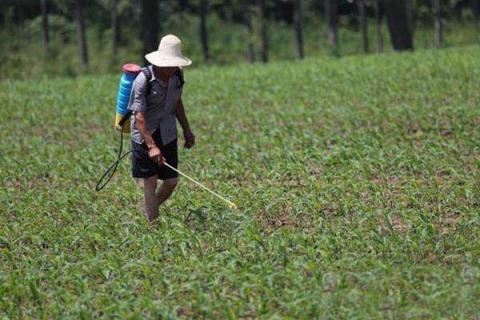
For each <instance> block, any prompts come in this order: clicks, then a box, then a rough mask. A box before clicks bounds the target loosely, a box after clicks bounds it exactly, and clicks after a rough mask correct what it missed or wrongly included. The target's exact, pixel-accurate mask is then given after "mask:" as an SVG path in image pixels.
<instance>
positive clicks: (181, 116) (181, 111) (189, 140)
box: [175, 98, 195, 149]
mask: <svg viewBox="0 0 480 320" xmlns="http://www.w3.org/2000/svg"><path fill="white" fill-rule="evenodd" d="M175 115H176V117H177V120H178V122H180V125H181V126H182V129H183V136H184V138H185V148H187V149H190V148H191V147H193V146H194V145H195V135H194V134H193V133H192V130H191V129H190V123H188V119H187V115H186V113H185V107H184V106H183V101H182V98H180V99H178V103H177V110H176V112H175Z"/></svg>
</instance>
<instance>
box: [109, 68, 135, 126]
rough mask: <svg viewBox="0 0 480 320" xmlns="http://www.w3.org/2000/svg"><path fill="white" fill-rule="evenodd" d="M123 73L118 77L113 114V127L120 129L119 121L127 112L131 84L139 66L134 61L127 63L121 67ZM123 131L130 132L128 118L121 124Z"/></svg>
mask: <svg viewBox="0 0 480 320" xmlns="http://www.w3.org/2000/svg"><path fill="white" fill-rule="evenodd" d="M122 70H123V74H122V77H121V78H120V84H119V85H118V93H117V112H116V115H115V128H116V129H117V130H121V129H122V127H121V126H120V124H119V123H120V121H121V120H122V119H123V117H124V116H125V115H126V114H127V113H128V102H129V101H130V93H131V92H132V84H133V81H134V80H135V78H136V77H137V75H138V74H139V73H140V71H141V68H140V66H138V65H136V64H134V63H127V64H125V65H124V66H123V67H122ZM123 132H130V119H128V120H126V121H125V122H124V125H123Z"/></svg>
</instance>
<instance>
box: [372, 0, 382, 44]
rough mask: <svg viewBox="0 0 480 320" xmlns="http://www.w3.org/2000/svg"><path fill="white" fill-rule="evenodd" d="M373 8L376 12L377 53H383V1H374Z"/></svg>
mask: <svg viewBox="0 0 480 320" xmlns="http://www.w3.org/2000/svg"><path fill="white" fill-rule="evenodd" d="M373 6H374V10H375V38H376V42H377V52H383V36H382V21H383V0H373Z"/></svg>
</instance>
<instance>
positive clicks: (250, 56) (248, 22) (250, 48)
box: [242, 1, 255, 63]
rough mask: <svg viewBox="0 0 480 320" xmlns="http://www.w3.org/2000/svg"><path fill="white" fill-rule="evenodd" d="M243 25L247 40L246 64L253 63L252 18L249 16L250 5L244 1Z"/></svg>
mask: <svg viewBox="0 0 480 320" xmlns="http://www.w3.org/2000/svg"><path fill="white" fill-rule="evenodd" d="M242 9H243V25H244V26H245V33H246V39H247V41H246V42H247V58H248V62H250V63H254V62H255V50H254V49H253V27H252V18H251V16H250V5H249V4H248V3H247V1H245V2H244V3H243V7H242Z"/></svg>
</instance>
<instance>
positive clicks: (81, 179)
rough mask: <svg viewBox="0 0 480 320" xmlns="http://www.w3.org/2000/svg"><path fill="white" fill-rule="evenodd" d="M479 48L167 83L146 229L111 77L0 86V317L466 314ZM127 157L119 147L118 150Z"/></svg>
mask: <svg viewBox="0 0 480 320" xmlns="http://www.w3.org/2000/svg"><path fill="white" fill-rule="evenodd" d="M479 56H480V47H478V46H473V47H466V48H462V49H445V50H439V51H419V52H416V53H405V54H394V53H392V54H384V55H374V56H373V55H372V56H356V57H355V56H353V57H347V58H341V59H335V58H324V59H307V60H305V61H303V62H278V63H272V64H269V65H266V66H263V65H252V66H250V65H248V66H247V65H241V66H235V67H222V68H220V67H217V68H216V67H212V68H208V69H207V68H197V69H195V70H192V71H186V74H185V77H186V81H187V84H186V86H185V89H184V100H185V105H186V109H187V112H188V114H189V116H190V121H191V123H192V127H193V129H194V132H195V134H196V135H197V146H196V147H195V148H194V149H192V150H188V151H187V150H185V149H182V150H181V151H180V158H181V163H180V169H181V170H183V171H185V172H186V173H188V174H190V175H192V176H194V177H195V178H197V179H199V180H200V181H202V182H204V183H205V184H206V185H208V186H209V187H212V188H213V189H214V190H216V191H217V192H219V193H221V194H223V195H226V196H227V197H228V198H229V199H231V200H233V201H234V202H235V203H236V204H237V205H238V207H239V209H238V210H230V209H228V208H227V207H226V206H225V205H224V204H223V203H221V202H219V201H218V200H217V199H216V198H214V197H212V196H211V195H209V194H208V193H205V192H204V191H203V190H201V189H199V188H198V187H195V186H194V185H192V184H190V183H189V182H188V181H186V180H185V179H184V180H182V182H181V184H180V186H179V188H178V189H177V191H176V193H175V195H174V197H173V198H172V200H170V201H169V202H168V203H167V205H166V206H165V207H163V208H162V210H161V219H160V222H159V224H158V225H155V226H153V227H149V226H148V225H147V223H146V221H145V218H144V217H143V214H142V211H141V210H142V203H141V202H142V200H143V193H142V189H141V187H140V185H138V184H137V183H136V182H135V181H134V180H133V179H132V178H131V176H130V164H129V161H124V162H123V163H122V165H121V167H120V169H119V171H118V173H117V174H116V176H115V177H114V178H113V179H112V182H111V183H110V184H109V185H108V186H107V187H106V188H105V189H104V190H103V191H101V192H99V193H98V192H95V190H94V188H95V184H96V181H97V179H98V177H99V176H100V175H101V174H102V172H103V171H104V170H105V169H106V168H107V167H108V166H109V165H110V164H111V162H112V161H114V159H115V153H116V151H117V148H118V138H119V136H118V132H116V131H114V129H113V119H114V99H115V94H116V88H117V84H118V79H119V75H111V76H93V75H92V76H84V77H79V78H77V79H53V80H48V79H45V80H41V81H35V80H31V81H3V82H0V106H1V107H0V117H1V120H0V129H1V132H2V139H1V142H0V144H1V146H0V148H1V149H0V150H1V151H0V178H1V183H2V186H1V188H0V265H1V268H0V318H2V319H10V318H11V319H18V318H41V319H52V318H60V317H62V318H72V319H78V318H82V319H93V318H98V317H101V318H114V317H117V318H122V319H123V318H132V319H141V318H209V319H218V318H222V319H223V318H291V319H311V318H328V319H330V318H344V319H349V318H391V319H398V318H409V319H410V318H414V319H415V318H451V319H462V318H464V319H478V318H480V304H479V301H480V261H479V259H480V215H479V213H480V144H479V141H480V130H479V126H480V108H479V105H478V104H479V101H480V60H479V58H478V57H479ZM125 146H126V148H127V143H125Z"/></svg>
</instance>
